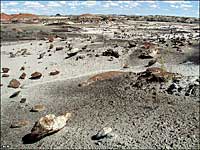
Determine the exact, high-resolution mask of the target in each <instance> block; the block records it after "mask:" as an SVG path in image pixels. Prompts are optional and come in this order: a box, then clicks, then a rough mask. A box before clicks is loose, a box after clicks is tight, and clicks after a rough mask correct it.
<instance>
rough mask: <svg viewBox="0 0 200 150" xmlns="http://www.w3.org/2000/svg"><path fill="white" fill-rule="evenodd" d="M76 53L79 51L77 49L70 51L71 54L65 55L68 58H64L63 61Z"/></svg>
mask: <svg viewBox="0 0 200 150" xmlns="http://www.w3.org/2000/svg"><path fill="white" fill-rule="evenodd" d="M78 52H79V49H78V48H74V49H72V50H71V52H69V53H67V55H68V56H67V57H65V59H67V58H70V57H72V56H75V55H76V54H77V53H78Z"/></svg>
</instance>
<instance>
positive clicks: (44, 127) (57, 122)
mask: <svg viewBox="0 0 200 150" xmlns="http://www.w3.org/2000/svg"><path fill="white" fill-rule="evenodd" d="M70 117H71V113H65V114H64V115H61V116H58V117H56V116H55V115H54V114H49V115H46V116H45V117H42V118H40V119H39V121H37V122H36V123H35V125H34V126H33V128H32V130H31V134H32V135H34V137H35V138H40V137H43V136H44V135H46V134H50V133H54V132H56V131H59V130H61V129H62V128H63V127H64V126H65V125H66V121H67V120H68V119H69V118H70Z"/></svg>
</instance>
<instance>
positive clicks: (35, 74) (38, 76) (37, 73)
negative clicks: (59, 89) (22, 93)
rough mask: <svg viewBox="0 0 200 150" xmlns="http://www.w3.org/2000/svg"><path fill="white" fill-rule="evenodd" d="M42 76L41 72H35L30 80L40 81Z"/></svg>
mask: <svg viewBox="0 0 200 150" xmlns="http://www.w3.org/2000/svg"><path fill="white" fill-rule="evenodd" d="M41 76H42V74H41V73H40V72H34V73H32V74H31V77H30V79H40V78H41Z"/></svg>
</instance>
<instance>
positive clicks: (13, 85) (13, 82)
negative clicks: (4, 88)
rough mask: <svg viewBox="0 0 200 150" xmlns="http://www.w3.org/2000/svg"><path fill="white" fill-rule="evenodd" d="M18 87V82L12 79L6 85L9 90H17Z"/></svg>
mask: <svg viewBox="0 0 200 150" xmlns="http://www.w3.org/2000/svg"><path fill="white" fill-rule="evenodd" d="M19 86H20V82H19V81H18V80H16V79H12V80H11V81H10V83H9V85H8V87H10V88H18V87H19Z"/></svg>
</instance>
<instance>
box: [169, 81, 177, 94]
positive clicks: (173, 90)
mask: <svg viewBox="0 0 200 150" xmlns="http://www.w3.org/2000/svg"><path fill="white" fill-rule="evenodd" d="M177 91H178V85H177V84H176V83H172V84H171V85H170V86H169V88H168V89H167V93H168V94H173V93H175V92H177Z"/></svg>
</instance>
